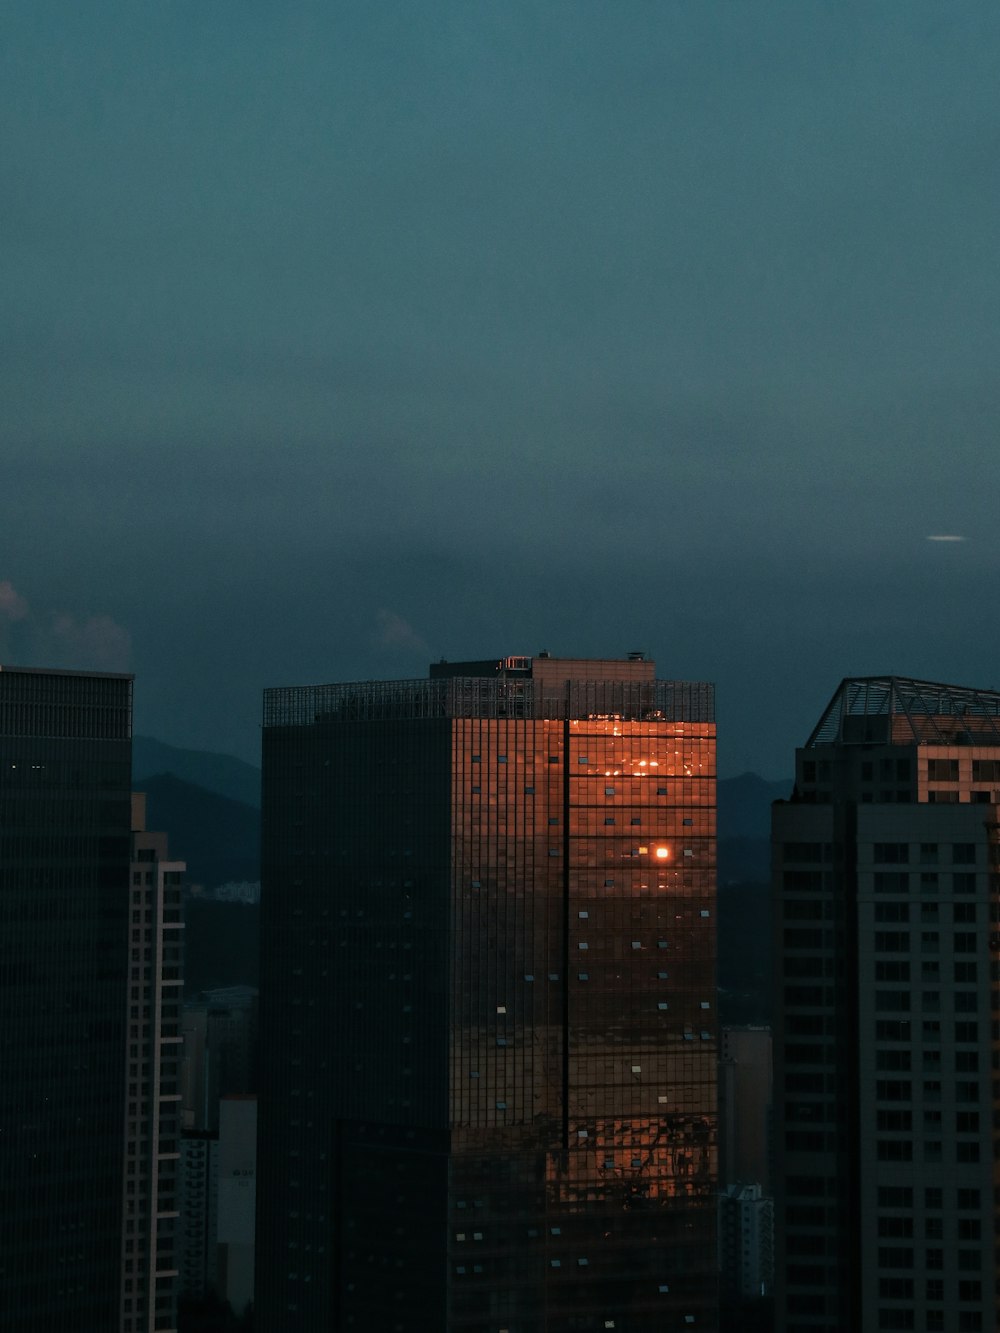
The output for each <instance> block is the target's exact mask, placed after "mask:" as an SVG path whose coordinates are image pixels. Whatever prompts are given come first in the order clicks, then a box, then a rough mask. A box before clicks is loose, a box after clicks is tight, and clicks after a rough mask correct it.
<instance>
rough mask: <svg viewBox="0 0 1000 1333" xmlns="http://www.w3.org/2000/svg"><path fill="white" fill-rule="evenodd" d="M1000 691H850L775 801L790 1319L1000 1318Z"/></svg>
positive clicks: (909, 686)
mask: <svg viewBox="0 0 1000 1333" xmlns="http://www.w3.org/2000/svg"><path fill="white" fill-rule="evenodd" d="M998 802H1000V694H996V693H993V692H990V691H980V690H969V689H961V688H958V687H957V686H951V685H939V684H934V683H931V682H928V681H918V680H910V679H905V678H902V677H898V676H896V677H892V676H887V677H879V678H875V677H866V678H857V679H849V680H845V681H843V682H842V683H841V685H840V687H839V688H838V690H837V691H836V693H835V694H834V697H833V699H832V700H831V701H830V704H829V705H828V706H827V708H826V710H825V712H824V713H823V716H822V717H821V719H820V721H819V723H818V724H817V726H816V729H815V730H814V731H813V733H812V735H811V736H810V738H809V740H808V741H807V742H806V745H805V746H804V747H803V748H802V749H801V750H799V751H798V752H797V756H796V780H795V791H794V795H793V798H792V800H791V801H790V802H778V803H777V804H776V805H775V807H774V821H773V841H774V866H775V886H774V887H775V901H776V915H775V925H776V930H777V932H778V933H777V939H776V950H775V955H776V958H777V959H778V968H779V981H778V986H779V994H778V1002H777V1006H776V1009H777V1031H776V1037H775V1106H776V1110H777V1121H778V1124H777V1133H776V1165H777V1173H776V1174H777V1182H776V1190H775V1194H776V1200H777V1204H778V1213H777V1217H776V1235H777V1239H778V1262H777V1283H778V1288H779V1289H778V1296H777V1315H778V1317H777V1327H778V1329H779V1330H781V1331H782V1333H841V1331H842V1330H844V1329H851V1330H853V1331H854V1333H875V1331H876V1330H884V1329H915V1330H921V1333H974V1331H975V1330H980V1329H992V1328H995V1327H996V1300H997V1298H996V1291H995V1279H996V1271H997V1265H996V1259H995V1255H994V1239H995V1235H996V1225H997V1202H996V1197H997V1196H996V1193H995V1188H994V1185H995V1181H996V1180H997V1178H998V1166H1000V1157H998V1154H997V1150H996V1144H995V1139H994V1134H995V1129H994V1126H995V1125H996V1124H997V1123H998V1120H1000V1097H998V1088H1000V1085H998V1084H997V1082H995V1081H994V1080H995V1078H996V1072H995V1071H996V1070H997V1068H998V1066H1000V1035H998V1032H1000V1030H998V1027H997V997H998V991H997V980H996V976H997V972H996V969H997V967H998V958H1000V936H998V935H997V933H996V929H997V928H996V926H995V924H993V923H995V922H996V920H997V919H998V913H1000V894H998V888H997V885H998V880H997V874H996V869H997V860H998V856H1000V828H998V818H997V815H998V809H997V807H998Z"/></svg>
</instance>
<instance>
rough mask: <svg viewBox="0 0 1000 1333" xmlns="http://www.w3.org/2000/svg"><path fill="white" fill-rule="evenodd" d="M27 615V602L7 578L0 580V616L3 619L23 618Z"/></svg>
mask: <svg viewBox="0 0 1000 1333" xmlns="http://www.w3.org/2000/svg"><path fill="white" fill-rule="evenodd" d="M27 615H28V603H27V602H26V601H25V600H24V598H23V597H22V596H21V594H20V593H19V592H18V591H17V589H16V588H15V587H14V585H13V583H11V581H10V580H9V579H4V580H3V581H2V582H0V616H3V618H4V619H5V620H24V619H25V618H26V617H27Z"/></svg>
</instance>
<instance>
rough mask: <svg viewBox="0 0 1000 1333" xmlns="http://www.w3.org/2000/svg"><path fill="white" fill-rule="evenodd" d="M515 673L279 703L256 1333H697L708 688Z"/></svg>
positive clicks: (268, 830) (706, 1124)
mask: <svg viewBox="0 0 1000 1333" xmlns="http://www.w3.org/2000/svg"><path fill="white" fill-rule="evenodd" d="M513 661H514V662H515V663H516V665H514V666H510V665H508V664H496V663H493V664H488V663H484V664H479V663H476V664H460V666H459V667H455V668H450V669H449V670H448V672H447V674H445V673H441V674H439V676H438V678H437V679H432V680H431V681H428V682H395V683H383V684H379V685H373V686H371V687H367V686H356V687H355V686H343V687H329V692H328V693H324V692H323V690H303V691H301V692H295V691H275V692H273V693H272V695H271V696H270V697H269V699H268V701H267V704H266V711H265V724H266V725H265V740H264V747H265V748H264V754H265V761H264V802H265V805H264V872H263V873H264V883H263V894H262V912H263V920H262V925H263V937H264V948H263V959H262V979H261V1019H262V1034H263V1036H262V1043H261V1047H262V1063H263V1067H264V1068H263V1078H262V1105H261V1149H260V1164H259V1167H260V1170H259V1175H260V1194H259V1205H260V1206H259V1220H258V1307H257V1308H258V1318H259V1319H260V1320H261V1321H262V1325H261V1326H262V1327H263V1328H264V1329H265V1330H272V1329H273V1330H277V1329H279V1328H280V1329H289V1330H293V1329H302V1330H312V1329H320V1328H322V1329H337V1330H340V1329H353V1328H358V1329H361V1328H364V1329H369V1330H379V1331H381V1330H397V1329H398V1330H406V1331H407V1333H409V1331H411V1330H413V1331H418V1330H419V1331H420V1333H423V1331H424V1330H426V1331H427V1333H431V1330H433V1333H441V1331H442V1330H445V1331H446V1333H452V1331H454V1333H458V1331H459V1330H461V1331H462V1333H487V1331H489V1333H501V1331H502V1330H508V1331H509V1333H563V1331H564V1330H565V1331H566V1333H568V1331H569V1330H590V1329H594V1330H604V1329H608V1328H614V1329H617V1330H630V1331H633V1333H645V1331H646V1330H654V1329H655V1330H657V1331H658V1333H659V1331H660V1330H669V1329H673V1328H678V1329H680V1328H690V1327H691V1326H692V1325H694V1326H695V1327H698V1328H702V1329H706V1328H708V1329H711V1328H714V1327H715V1326H716V1325H715V1285H716V1277H715V1194H716V1187H717V1181H716V1168H715V1150H716V1116H715V1061H716V1043H715V1015H714V998H715V921H714V910H715V901H714V900H715V870H714V866H715V728H714V721H713V717H712V700H711V692H710V689H709V688H708V687H704V686H697V687H682V686H675V685H671V684H670V683H667V682H657V681H655V680H654V679H653V667H652V664H651V663H646V662H641V661H636V662H618V661H615V662H584V663H580V662H572V663H567V662H562V663H560V662H559V661H558V660H557V659H514V660H513ZM509 662H510V659H508V663H509ZM498 668H499V669H498ZM463 669H464V671H466V672H468V673H469V674H463ZM438 670H439V672H440V670H441V669H440V668H439V669H438ZM473 671H475V672H476V673H478V674H475V675H474V674H472V672H473ZM407 714H410V715H409V716H407ZM414 714H416V716H414Z"/></svg>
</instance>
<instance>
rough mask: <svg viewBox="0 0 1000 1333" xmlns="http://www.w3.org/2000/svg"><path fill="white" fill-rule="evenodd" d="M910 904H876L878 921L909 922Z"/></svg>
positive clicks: (876, 918)
mask: <svg viewBox="0 0 1000 1333" xmlns="http://www.w3.org/2000/svg"><path fill="white" fill-rule="evenodd" d="M909 919H910V904H909V903H876V904H875V920H876V921H909Z"/></svg>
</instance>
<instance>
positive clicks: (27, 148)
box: [0, 0, 1000, 777]
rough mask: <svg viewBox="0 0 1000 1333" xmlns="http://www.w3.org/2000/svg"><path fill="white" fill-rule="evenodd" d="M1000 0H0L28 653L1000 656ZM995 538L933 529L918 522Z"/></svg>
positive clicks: (228, 737) (163, 696)
mask: <svg viewBox="0 0 1000 1333" xmlns="http://www.w3.org/2000/svg"><path fill="white" fill-rule="evenodd" d="M998 68H1000V7H998V6H997V5H996V3H995V0H949V3H947V4H942V3H941V0H613V2H612V0H531V2H529V0H503V3H499V2H498V0H489V2H487V0H379V3H377V4H373V3H371V0H339V3H337V4H335V5H331V4H330V3H329V0H288V3H281V4H277V3H274V0H269V2H268V3H264V0H160V2H159V3H158V4H154V5H137V4H135V3H134V0H88V3H87V4H84V5H66V4H65V3H63V2H62V0H58V2H57V0H7V4H6V5H5V6H4V14H3V17H2V19H0V173H2V174H0V252H2V265H0V310H2V311H3V316H2V321H0V355H2V364H0V403H2V408H0V661H7V662H12V663H18V664H26V665H39V666H66V667H69V666H72V667H79V668H83V669H102V670H128V671H133V672H135V675H136V695H135V699H136V729H137V730H138V731H140V732H142V733H145V734H149V735H154V736H156V737H158V738H159V739H161V740H164V741H167V742H169V743H171V744H176V745H184V746H193V747H198V748H206V749H216V750H224V751H228V752H230V753H234V754H237V755H239V756H240V757H242V758H245V759H250V760H252V761H253V760H256V759H257V757H258V747H259V726H258V724H259V717H260V692H261V690H262V688H263V687H264V686H266V685H276V684H298V683H313V682H318V681H332V680H352V679H360V678H368V677H385V678H393V677H408V676H419V675H424V674H425V673H426V667H427V663H428V661H430V660H434V659H437V658H439V657H447V658H449V659H452V660H456V659H461V658H479V657H489V656H494V655H496V656H501V655H507V654H531V653H536V652H538V651H540V650H543V649H544V650H547V651H549V652H551V653H552V654H553V656H560V655H565V656H622V655H624V654H626V653H627V652H629V651H631V650H635V649H642V650H645V651H646V652H648V653H649V654H650V655H652V656H653V657H655V659H656V663H657V670H658V674H659V675H660V676H663V677H672V678H681V679H707V680H712V681H714V682H715V683H716V686H717V701H718V721H719V746H720V771H721V772H722V773H723V774H724V775H726V774H735V773H739V772H741V771H743V770H745V769H754V770H756V771H758V772H761V773H763V774H764V775H766V776H769V777H771V776H773V777H778V776H783V775H785V774H787V773H790V772H791V770H792V763H793V750H794V747H795V746H796V745H797V744H801V743H802V742H803V741H804V740H805V738H806V736H807V735H808V733H809V731H810V730H811V728H812V726H813V724H814V722H815V721H816V720H817V719H818V717H819V715H820V713H821V711H822V709H823V707H824V705H825V704H826V702H827V700H828V699H829V697H830V695H831V694H832V693H833V691H834V689H835V687H836V685H837V683H838V682H839V680H840V679H841V677H843V676H845V675H849V674H880V673H885V672H895V673H899V674H904V675H912V676H918V677H923V678H926V679H932V680H945V681H953V682H955V683H959V684H969V685H976V686H981V687H991V686H1000V662H998V660H997V657H998V646H1000V645H998V639H1000V631H998V628H997V625H996V623H995V620H994V613H995V612H994V608H995V604H996V588H997V583H998V574H1000V547H998V541H1000V538H998V535H997V522H996V512H997V504H996V501H997V482H998V471H1000V448H998V439H997V422H998V419H1000V413H998V407H1000V382H998V369H997V367H998V364H1000V359H998V355H997V350H998V334H1000V264H998V263H997V249H998V239H1000V225H998V224H1000V85H998V81H997V76H996V71H997V69H998ZM935 536H937V537H940V536H951V537H961V538H963V540H961V541H932V540H929V538H931V537H935Z"/></svg>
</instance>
